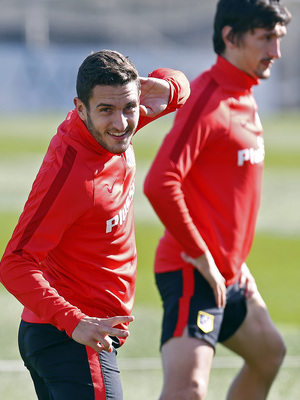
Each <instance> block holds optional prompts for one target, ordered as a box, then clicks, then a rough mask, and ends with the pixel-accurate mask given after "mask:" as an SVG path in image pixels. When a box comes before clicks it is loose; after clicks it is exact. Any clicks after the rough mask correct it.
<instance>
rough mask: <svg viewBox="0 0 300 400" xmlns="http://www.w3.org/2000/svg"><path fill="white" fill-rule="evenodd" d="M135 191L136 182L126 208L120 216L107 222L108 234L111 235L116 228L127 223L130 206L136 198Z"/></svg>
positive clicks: (128, 197)
mask: <svg viewBox="0 0 300 400" xmlns="http://www.w3.org/2000/svg"><path fill="white" fill-rule="evenodd" d="M134 189H135V185H134V182H132V184H131V186H130V189H129V192H128V195H127V197H126V200H125V204H124V206H123V207H122V208H121V210H120V211H119V212H118V214H116V215H115V216H114V217H113V218H111V219H108V220H107V221H106V233H110V232H111V231H112V228H113V227H114V226H118V225H122V224H123V222H124V221H125V219H126V217H127V215H128V212H129V208H130V205H131V203H132V201H133V198H134Z"/></svg>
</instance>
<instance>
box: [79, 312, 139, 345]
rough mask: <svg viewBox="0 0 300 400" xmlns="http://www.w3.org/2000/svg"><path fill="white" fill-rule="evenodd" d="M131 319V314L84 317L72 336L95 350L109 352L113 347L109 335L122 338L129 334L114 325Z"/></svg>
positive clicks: (132, 318)
mask: <svg viewBox="0 0 300 400" xmlns="http://www.w3.org/2000/svg"><path fill="white" fill-rule="evenodd" d="M133 320H134V317H133V316H124V317H112V318H92V317H85V318H83V319H82V320H81V321H80V322H79V324H78V325H77V326H76V328H75V329H74V331H73V333H72V338H73V339H74V340H75V341H76V342H78V343H81V344H84V345H85V346H90V347H92V348H93V349H94V350H95V351H97V352H100V351H102V350H106V351H107V352H108V353H111V352H112V350H113V348H112V340H111V338H110V337H109V336H118V337H122V338H126V337H127V336H129V331H126V330H124V329H118V328H114V326H115V325H119V324H123V323H127V322H128V323H129V322H132V321H133Z"/></svg>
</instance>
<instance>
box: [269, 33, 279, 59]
mask: <svg viewBox="0 0 300 400" xmlns="http://www.w3.org/2000/svg"><path fill="white" fill-rule="evenodd" d="M269 56H270V58H281V51H280V39H279V38H276V39H275V40H274V41H272V44H271V47H270V49H269Z"/></svg>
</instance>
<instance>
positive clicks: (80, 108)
mask: <svg viewBox="0 0 300 400" xmlns="http://www.w3.org/2000/svg"><path fill="white" fill-rule="evenodd" d="M74 105H75V107H76V110H77V113H78V115H79V117H80V118H81V119H82V121H83V122H85V121H86V118H87V110H86V106H85V105H84V104H83V102H82V101H81V100H80V99H79V97H75V98H74Z"/></svg>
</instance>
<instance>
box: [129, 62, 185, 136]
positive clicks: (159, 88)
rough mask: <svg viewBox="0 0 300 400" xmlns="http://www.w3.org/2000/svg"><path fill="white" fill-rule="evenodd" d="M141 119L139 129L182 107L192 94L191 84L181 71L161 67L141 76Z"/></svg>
mask: <svg viewBox="0 0 300 400" xmlns="http://www.w3.org/2000/svg"><path fill="white" fill-rule="evenodd" d="M140 82H141V98H140V121H139V125H138V128H137V130H138V129H140V128H141V127H143V126H145V125H146V124H148V123H149V122H151V121H153V120H154V119H156V118H159V117H161V116H163V115H166V114H169V113H171V112H174V111H176V110H177V109H178V108H180V107H182V106H183V104H184V103H185V102H186V100H187V99H188V97H189V95H190V84H189V81H188V79H187V78H186V76H185V75H184V74H183V73H182V72H181V71H176V70H172V69H169V68H160V69H156V70H155V71H153V72H152V73H151V74H149V77H148V78H140Z"/></svg>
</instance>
